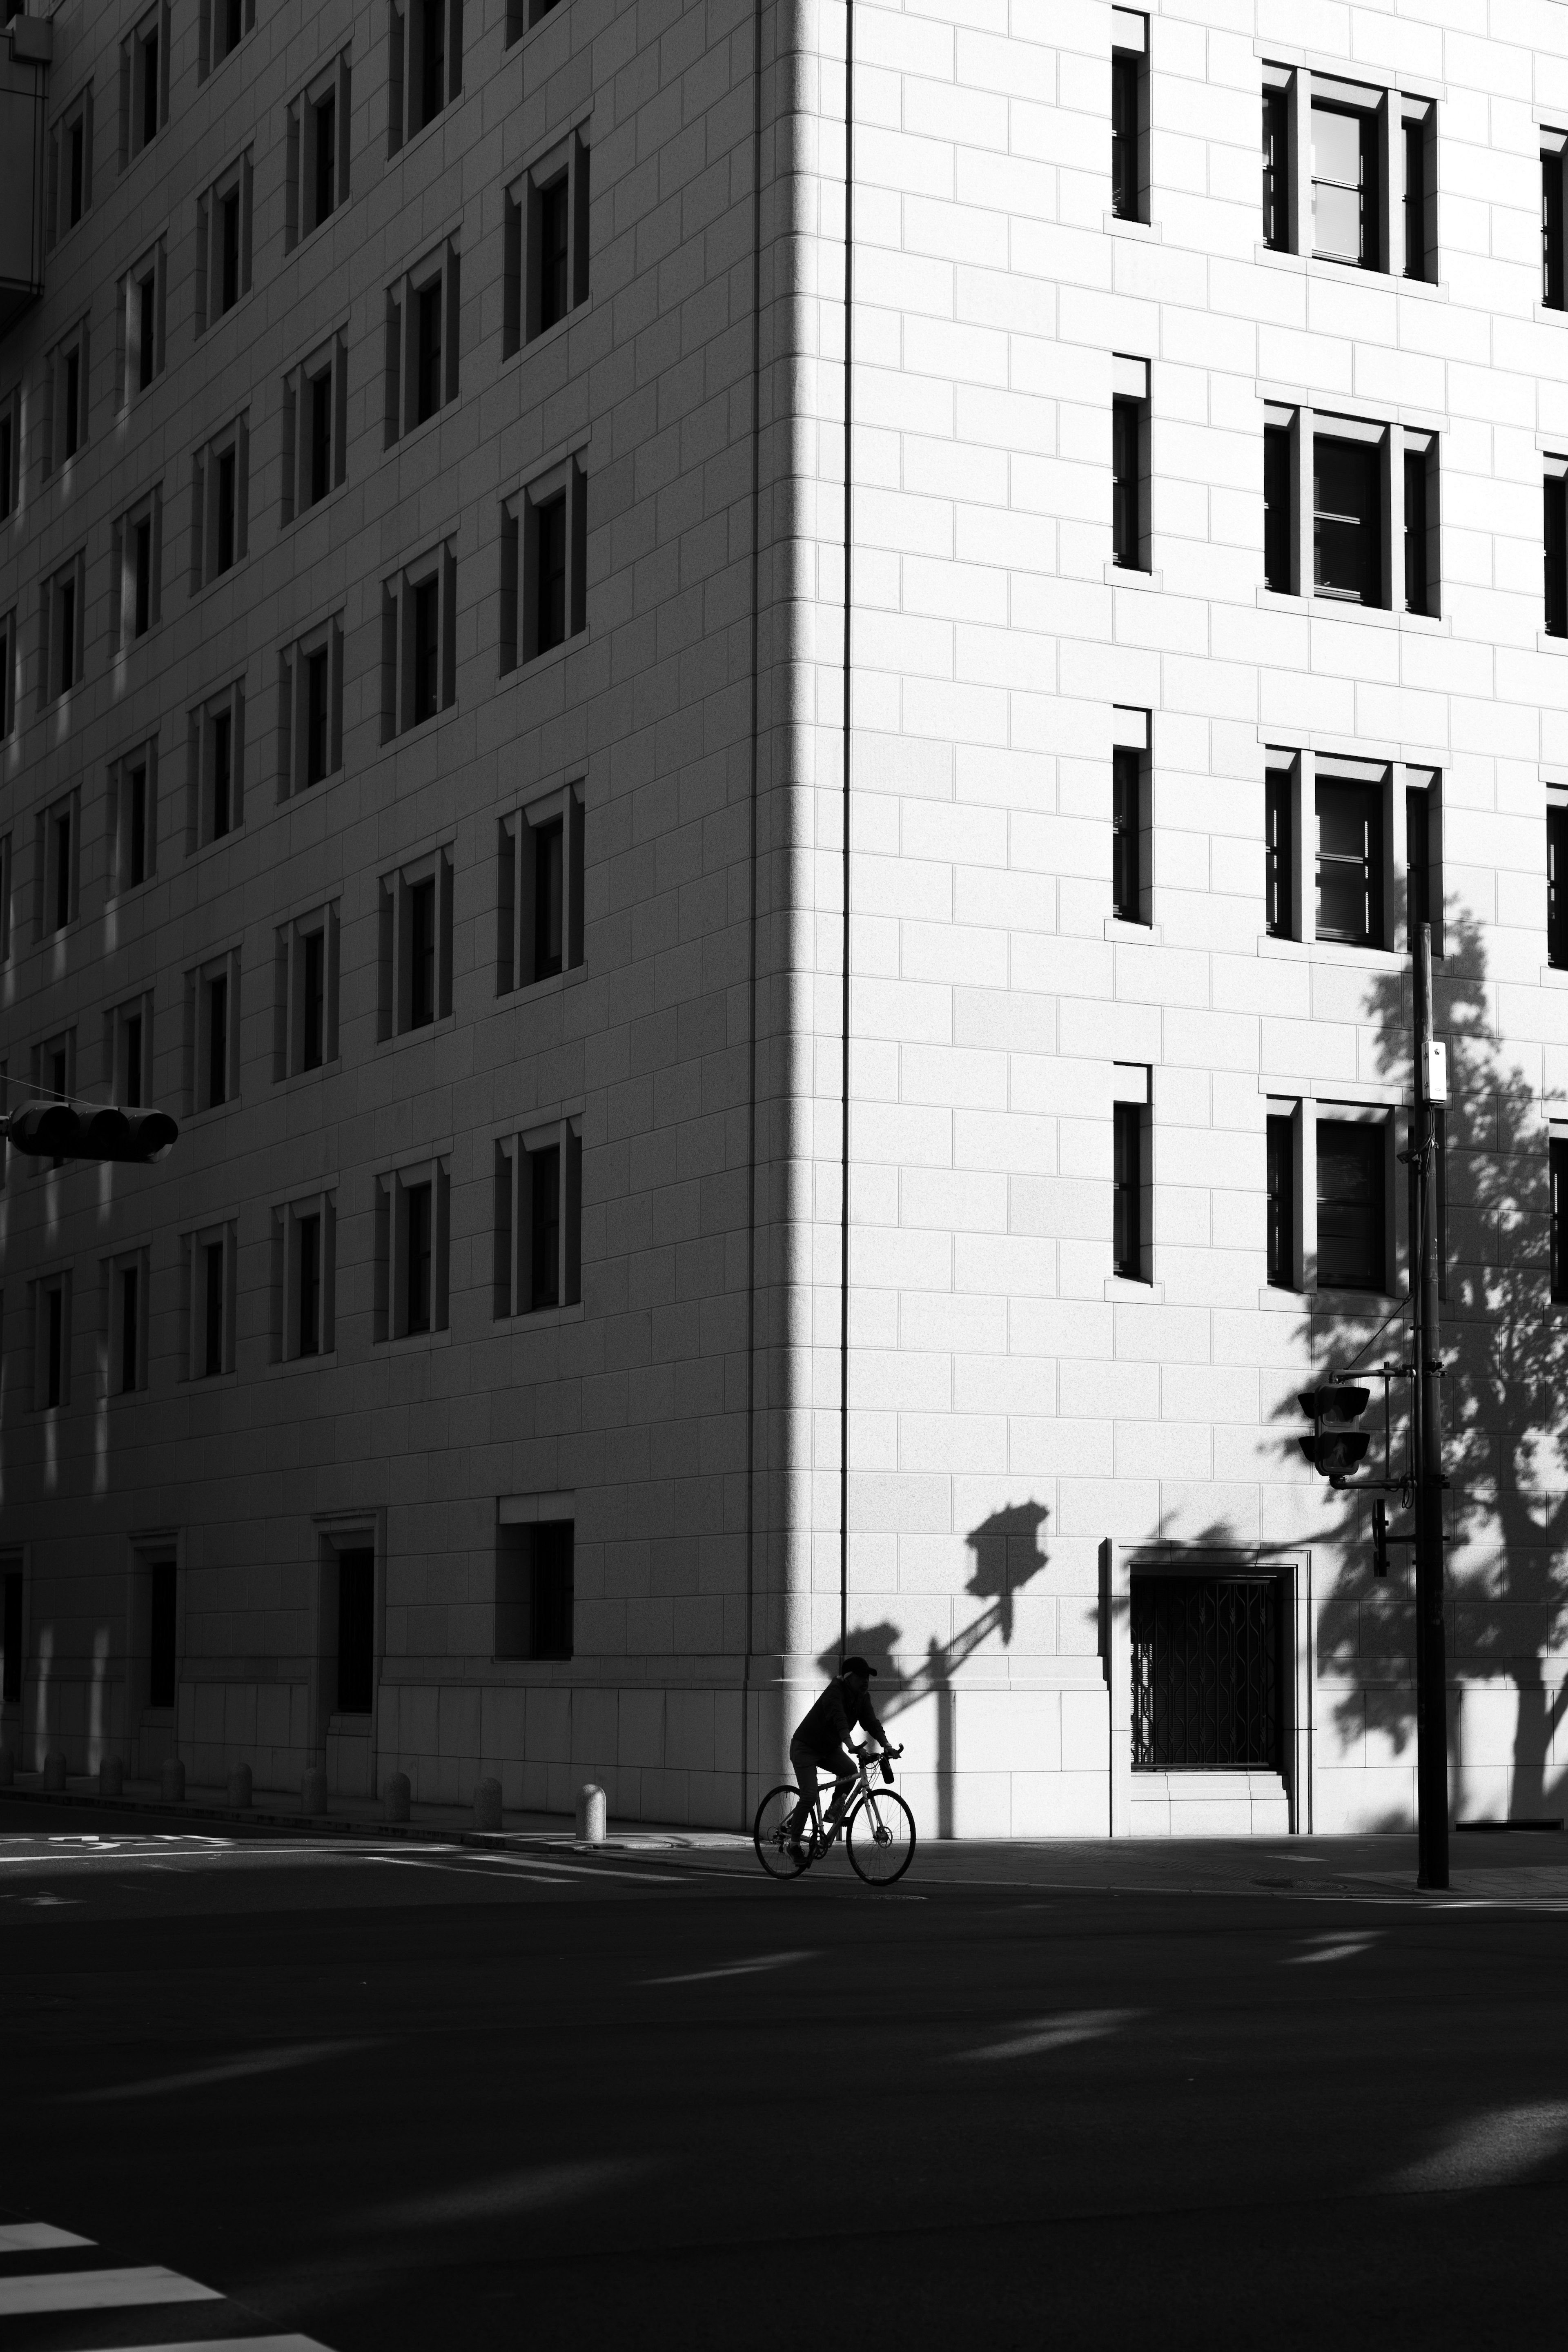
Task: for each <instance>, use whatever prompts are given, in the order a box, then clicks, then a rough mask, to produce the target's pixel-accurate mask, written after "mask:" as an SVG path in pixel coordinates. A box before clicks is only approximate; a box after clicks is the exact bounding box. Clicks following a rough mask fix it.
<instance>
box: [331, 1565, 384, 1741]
mask: <svg viewBox="0 0 1568 2352" xmlns="http://www.w3.org/2000/svg"><path fill="white" fill-rule="evenodd" d="M374 1693H375V1554H374V1551H372V1550H370V1549H365V1550H363V1551H341V1552H339V1554H338V1687H337V1712H338V1713H339V1714H340V1715H368V1714H369V1713H370V1711H371V1706H372V1702H373V1700H374Z"/></svg>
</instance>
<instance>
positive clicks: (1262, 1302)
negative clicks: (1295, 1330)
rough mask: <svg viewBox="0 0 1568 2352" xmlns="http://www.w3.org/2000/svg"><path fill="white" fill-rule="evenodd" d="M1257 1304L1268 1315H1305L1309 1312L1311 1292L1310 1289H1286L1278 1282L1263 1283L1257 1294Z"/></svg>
mask: <svg viewBox="0 0 1568 2352" xmlns="http://www.w3.org/2000/svg"><path fill="white" fill-rule="evenodd" d="M1311 1305H1312V1294H1311V1292H1310V1290H1287V1289H1286V1288H1285V1287H1284V1286H1283V1284H1280V1283H1274V1282H1269V1283H1265V1285H1264V1286H1263V1288H1262V1289H1261V1290H1260V1291H1259V1292H1258V1307H1259V1308H1260V1309H1261V1310H1262V1312H1263V1313H1265V1314H1268V1315H1305V1314H1308V1313H1310V1310H1311Z"/></svg>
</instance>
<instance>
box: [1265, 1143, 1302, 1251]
mask: <svg viewBox="0 0 1568 2352" xmlns="http://www.w3.org/2000/svg"><path fill="white" fill-rule="evenodd" d="M1266 1151H1267V1160H1268V1280H1269V1283H1270V1285H1271V1286H1272V1287H1273V1288H1275V1289H1277V1290H1294V1289H1296V1288H1297V1287H1298V1285H1297V1281H1296V1120H1295V1118H1294V1117H1293V1116H1291V1114H1290V1113H1289V1112H1283V1113H1280V1112H1274V1111H1270V1112H1269V1114H1268V1120H1267V1145H1266Z"/></svg>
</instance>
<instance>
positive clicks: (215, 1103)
mask: <svg viewBox="0 0 1568 2352" xmlns="http://www.w3.org/2000/svg"><path fill="white" fill-rule="evenodd" d="M185 1006H186V1035H187V1038H188V1039H189V1041H190V1046H189V1049H190V1053H191V1055H192V1059H193V1062H194V1068H193V1069H192V1072H191V1076H192V1080H193V1084H192V1085H191V1087H190V1093H191V1097H192V1100H193V1101H194V1103H195V1108H196V1109H197V1110H216V1109H218V1108H220V1107H221V1106H222V1105H223V1104H224V1103H228V1102H233V1101H234V1100H235V1098H236V1097H237V1095H238V1092H239V956H238V954H237V952H231V953H230V954H228V955H226V956H218V957H216V958H215V959H214V961H212V962H211V963H208V964H204V965H202V966H201V968H200V969H199V970H197V971H192V972H188V973H187V974H186V976H185Z"/></svg>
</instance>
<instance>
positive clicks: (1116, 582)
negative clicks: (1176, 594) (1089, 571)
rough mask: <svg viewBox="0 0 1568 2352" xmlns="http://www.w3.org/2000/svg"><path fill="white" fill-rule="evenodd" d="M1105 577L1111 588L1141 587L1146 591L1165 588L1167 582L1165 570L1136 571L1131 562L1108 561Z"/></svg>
mask: <svg viewBox="0 0 1568 2352" xmlns="http://www.w3.org/2000/svg"><path fill="white" fill-rule="evenodd" d="M1105 579H1106V585H1107V586H1108V587H1110V588H1141V589H1143V590H1145V591H1148V590H1155V591H1157V590H1159V589H1162V588H1163V586H1164V584H1165V575H1164V573H1163V572H1143V571H1134V569H1133V567H1132V566H1131V564H1130V563H1108V564H1107V565H1106V567H1105Z"/></svg>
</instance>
